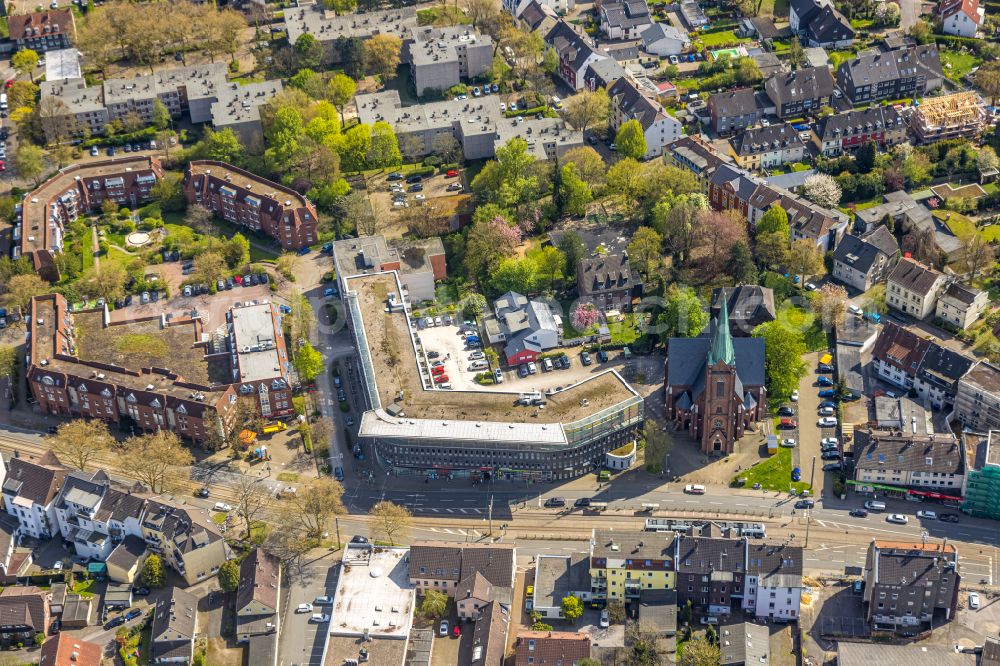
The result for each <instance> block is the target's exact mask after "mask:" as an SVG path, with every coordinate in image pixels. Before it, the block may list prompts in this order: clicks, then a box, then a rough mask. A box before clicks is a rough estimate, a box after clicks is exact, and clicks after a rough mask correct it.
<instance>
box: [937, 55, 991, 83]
mask: <svg viewBox="0 0 1000 666" xmlns="http://www.w3.org/2000/svg"><path fill="white" fill-rule="evenodd" d="M940 55H941V67H942V68H943V69H944V75H945V76H947V77H948V78H949V79H951V80H952V81H961V80H962V77H964V76H965V75H966V74H968V73H969V72H970V71H971V70H972V68H973V67H978V66H979V65H981V64H982V63H983V61H982V59H981V58H978V57H976V56H975V55H973V54H971V53H962V52H960V51H952V50H950V49H940ZM949 65H950V67H949Z"/></svg>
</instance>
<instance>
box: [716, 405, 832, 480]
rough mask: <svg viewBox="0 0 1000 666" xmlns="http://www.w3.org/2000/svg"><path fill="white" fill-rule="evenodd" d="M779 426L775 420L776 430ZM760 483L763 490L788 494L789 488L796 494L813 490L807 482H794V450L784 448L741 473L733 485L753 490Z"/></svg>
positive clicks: (734, 478)
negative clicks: (743, 480) (744, 480)
mask: <svg viewBox="0 0 1000 666" xmlns="http://www.w3.org/2000/svg"><path fill="white" fill-rule="evenodd" d="M777 425H778V424H777V419H775V428H777ZM742 479H746V482H745V483H744V482H742V481H741V480H742ZM758 483H759V484H760V487H761V489H763V490H774V491H777V492H787V491H788V489H789V488H791V489H792V490H794V491H795V492H796V493H801V492H802V491H803V490H812V486H810V485H809V484H808V483H806V482H805V481H792V449H790V448H787V447H783V446H782V447H779V448H778V452H777V453H776V454H774V455H773V456H771V457H770V458H766V459H764V460H762V461H760V462H759V463H757V464H755V465H754V466H753V467H751V468H750V469H746V470H743V471H741V472H740V473H739V474H737V475H736V476H734V477H733V480H732V485H734V486H740V487H742V486H744V485H745V486H746V487H747V488H753V487H755V486H756V484H758Z"/></svg>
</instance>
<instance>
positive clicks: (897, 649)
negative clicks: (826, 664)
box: [837, 641, 986, 666]
mask: <svg viewBox="0 0 1000 666" xmlns="http://www.w3.org/2000/svg"><path fill="white" fill-rule="evenodd" d="M837 664H838V666H872V664H878V666H976V655H975V654H971V653H964V652H955V650H953V649H952V648H945V647H938V646H936V645H923V644H921V645H912V644H909V645H883V644H881V643H848V642H845V641H840V642H839V643H837ZM981 666H986V664H985V663H984V664H982V665H981Z"/></svg>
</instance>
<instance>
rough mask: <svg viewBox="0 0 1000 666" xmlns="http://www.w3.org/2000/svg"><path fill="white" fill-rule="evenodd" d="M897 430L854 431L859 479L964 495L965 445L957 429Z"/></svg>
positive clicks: (866, 484)
mask: <svg viewBox="0 0 1000 666" xmlns="http://www.w3.org/2000/svg"><path fill="white" fill-rule="evenodd" d="M896 432H898V431H889V432H880V431H873V430H855V431H854V480H855V481H857V482H858V483H859V484H861V485H865V486H870V485H872V484H881V485H891V486H897V487H900V486H902V487H905V488H911V489H917V490H922V491H933V492H937V493H941V494H944V495H950V496H958V495H961V492H962V487H963V484H964V482H965V472H966V463H965V447H964V446H959V442H958V440H957V439H955V435H954V434H953V433H950V432H947V433H943V434H933V433H931V434H923V435H921V434H914V433H912V432H909V431H908V430H906V429H904V430H903V431H902V433H901V434H896Z"/></svg>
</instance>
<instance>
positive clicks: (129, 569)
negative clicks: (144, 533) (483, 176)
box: [104, 534, 146, 584]
mask: <svg viewBox="0 0 1000 666" xmlns="http://www.w3.org/2000/svg"><path fill="white" fill-rule="evenodd" d="M145 561H146V542H145V541H143V540H142V538H141V537H139V536H133V535H131V534H130V535H129V536H126V537H125V538H124V539H123V540H122V542H121V543H119V544H118V545H117V546H115V548H114V550H112V551H111V554H110V555H108V558H107V559H106V560H105V561H104V564H105V565H106V566H107V567H108V579H109V580H111V581H113V582H115V583H127V584H131V583H133V582H135V580H136V577H137V576H138V575H139V571H140V570H141V569H142V564H143V562H145Z"/></svg>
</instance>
